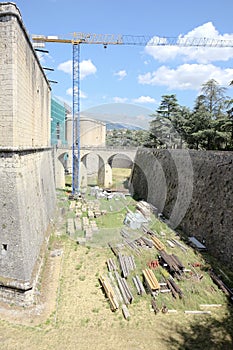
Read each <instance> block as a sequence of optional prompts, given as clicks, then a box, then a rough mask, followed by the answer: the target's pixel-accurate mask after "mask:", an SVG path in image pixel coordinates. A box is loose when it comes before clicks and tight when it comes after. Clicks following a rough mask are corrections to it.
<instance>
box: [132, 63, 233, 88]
mask: <svg viewBox="0 0 233 350" xmlns="http://www.w3.org/2000/svg"><path fill="white" fill-rule="evenodd" d="M232 77H233V69H230V68H228V69H222V68H220V67H216V66H215V65H213V64H207V65H204V64H187V63H186V64H183V65H180V66H178V67H177V68H176V69H171V68H169V67H167V66H161V67H160V68H158V69H157V70H156V71H154V72H148V73H146V74H142V75H139V76H138V82H139V83H140V84H147V85H161V86H167V87H168V88H169V89H180V90H195V89H197V90H198V89H199V88H200V86H201V85H202V84H203V83H204V82H206V81H207V80H209V79H215V80H216V81H217V82H218V83H219V84H220V85H225V86H226V85H228V84H229V82H230V81H231V80H232Z"/></svg>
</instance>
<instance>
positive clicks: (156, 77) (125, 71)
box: [16, 0, 233, 127]
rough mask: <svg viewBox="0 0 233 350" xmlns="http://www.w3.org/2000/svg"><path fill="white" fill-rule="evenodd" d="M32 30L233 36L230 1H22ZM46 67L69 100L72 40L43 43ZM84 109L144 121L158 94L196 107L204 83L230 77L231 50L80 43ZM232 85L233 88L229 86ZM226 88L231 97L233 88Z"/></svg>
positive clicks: (61, 95) (65, 34)
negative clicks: (61, 42) (64, 42)
mask: <svg viewBox="0 0 233 350" xmlns="http://www.w3.org/2000/svg"><path fill="white" fill-rule="evenodd" d="M16 4H17V6H18V8H19V9H20V11H21V14H22V17H23V22H24V24H25V26H26V29H27V31H28V33H29V34H30V35H32V34H42V35H56V36H62V37H65V38H66V37H67V38H70V33H74V32H84V33H88V32H89V33H102V34H122V35H127V34H132V35H151V36H159V37H164V36H166V37H178V36H185V37H186V36H188V37H190V36H192V37H202V38H203V37H213V38H218V39H230V40H232V41H233V26H232V13H233V1H232V0H222V1H217V0H202V1H200V0H195V1H193V0H164V1H157V0H142V1H141V0H140V1H139V0H117V1H112V0H108V1H107V0H96V1H94V0H83V1H80V0H76V1H75V0H63V1H62V0H40V1H32V0H19V1H16ZM46 49H48V50H49V54H48V55H45V54H44V55H43V57H42V58H41V62H42V65H43V66H46V67H51V68H54V72H46V74H47V76H48V79H50V80H56V81H58V84H52V91H53V94H54V95H55V96H57V97H59V98H61V99H63V100H64V101H67V102H69V103H70V104H72V75H71V67H72V65H71V63H72V46H71V45H69V44H51V43H48V44H46ZM80 62H81V64H80V67H81V81H80V83H81V84H80V86H81V87H80V96H81V99H80V101H81V111H84V112H85V114H88V113H89V115H91V116H93V117H96V118H98V119H106V118H107V119H109V120H112V121H116V122H122V121H124V122H126V123H133V124H136V125H140V126H143V127H146V126H147V125H148V119H149V117H148V115H149V114H151V113H153V112H154V111H155V110H156V108H157V107H158V105H159V103H160V101H161V96H162V95H165V94H176V96H177V99H178V102H179V104H180V105H183V106H184V105H185V106H188V107H190V108H192V107H193V104H194V100H195V98H196V96H197V94H198V93H199V89H200V86H201V84H203V83H204V82H206V81H207V80H208V79H211V78H214V79H216V80H217V81H218V82H219V84H220V85H222V86H226V87H227V86H228V84H229V82H230V81H231V80H233V48H199V49H196V48H191V47H188V48H179V47H157V46H150V47H149V46H125V45H123V46H113V45H109V46H108V47H107V48H106V49H104V48H103V46H102V45H82V46H81V58H80ZM231 89H232V88H231ZM231 89H228V91H227V93H228V95H229V96H231V97H232V98H233V89H232V90H231Z"/></svg>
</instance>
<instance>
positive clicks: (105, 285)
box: [100, 276, 119, 311]
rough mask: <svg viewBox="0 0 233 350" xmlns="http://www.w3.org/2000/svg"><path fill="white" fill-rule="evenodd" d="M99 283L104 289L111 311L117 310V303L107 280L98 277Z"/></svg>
mask: <svg viewBox="0 0 233 350" xmlns="http://www.w3.org/2000/svg"><path fill="white" fill-rule="evenodd" d="M100 282H101V284H102V286H103V288H104V291H105V294H106V296H107V298H108V299H109V302H110V307H111V310H112V311H115V310H117V309H118V308H119V303H118V300H117V297H116V294H115V292H114V290H113V288H112V286H111V283H110V281H109V279H108V278H107V277H104V276H100Z"/></svg>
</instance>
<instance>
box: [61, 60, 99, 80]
mask: <svg viewBox="0 0 233 350" xmlns="http://www.w3.org/2000/svg"><path fill="white" fill-rule="evenodd" d="M72 67H73V63H72V60H69V61H66V62H63V63H60V64H59V66H58V67H57V69H58V70H61V71H63V72H64V73H67V74H70V75H72V72H73V69H72ZM96 71H97V68H96V66H95V65H94V64H93V63H92V61H91V60H90V59H89V60H83V61H82V62H80V79H81V80H82V79H84V78H86V77H87V76H88V75H91V74H95V73H96Z"/></svg>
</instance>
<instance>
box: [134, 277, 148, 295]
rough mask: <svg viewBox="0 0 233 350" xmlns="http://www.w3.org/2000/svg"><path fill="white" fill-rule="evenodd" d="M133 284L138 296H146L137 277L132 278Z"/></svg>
mask: <svg viewBox="0 0 233 350" xmlns="http://www.w3.org/2000/svg"><path fill="white" fill-rule="evenodd" d="M133 283H134V285H135V287H136V289H137V293H138V294H139V295H143V294H146V291H145V288H144V286H143V284H142V282H141V280H140V278H139V277H138V276H135V277H133Z"/></svg>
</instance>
